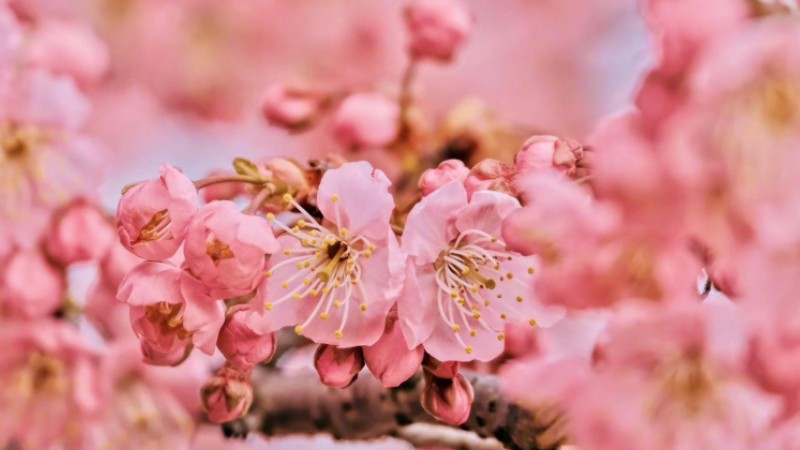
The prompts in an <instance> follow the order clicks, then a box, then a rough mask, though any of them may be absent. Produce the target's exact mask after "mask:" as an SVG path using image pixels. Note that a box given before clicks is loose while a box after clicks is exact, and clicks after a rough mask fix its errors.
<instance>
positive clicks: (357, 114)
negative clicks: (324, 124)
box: [331, 93, 400, 148]
mask: <svg viewBox="0 0 800 450" xmlns="http://www.w3.org/2000/svg"><path fill="white" fill-rule="evenodd" d="M331 120H332V124H331V127H332V131H333V135H334V137H335V138H336V140H337V141H338V142H339V143H341V144H342V145H343V146H345V147H348V148H350V147H355V148H361V147H385V146H387V145H389V144H391V143H392V141H394V139H395V137H396V136H397V133H398V131H399V129H400V107H399V106H398V104H397V102H396V101H394V100H392V99H391V98H389V97H387V96H385V95H383V94H379V93H358V94H352V95H350V96H349V97H347V98H346V99H344V100H343V101H342V104H341V105H339V107H338V108H337V109H336V111H335V112H334V113H333V117H332V119H331Z"/></svg>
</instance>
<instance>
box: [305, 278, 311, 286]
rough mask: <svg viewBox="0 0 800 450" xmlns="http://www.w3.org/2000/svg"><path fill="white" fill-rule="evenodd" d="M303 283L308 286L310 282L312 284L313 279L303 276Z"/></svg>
mask: <svg viewBox="0 0 800 450" xmlns="http://www.w3.org/2000/svg"><path fill="white" fill-rule="evenodd" d="M303 284H305V285H306V286H308V285H309V284H311V280H309V279H308V277H306V278H303Z"/></svg>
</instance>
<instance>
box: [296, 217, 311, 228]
mask: <svg viewBox="0 0 800 450" xmlns="http://www.w3.org/2000/svg"><path fill="white" fill-rule="evenodd" d="M306 225H308V223H306V221H305V220H303V219H300V220H298V221H297V226H298V227H300V228H305V227H306Z"/></svg>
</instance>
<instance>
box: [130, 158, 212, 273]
mask: <svg viewBox="0 0 800 450" xmlns="http://www.w3.org/2000/svg"><path fill="white" fill-rule="evenodd" d="M159 171H160V172H161V178H158V179H155V180H150V181H145V182H144V183H139V184H137V185H136V186H133V187H132V188H130V189H128V190H127V191H126V192H125V193H124V194H123V195H122V198H121V199H120V201H119V207H118V208H117V230H118V231H119V238H120V242H122V245H124V246H125V248H127V249H128V250H130V251H131V252H132V253H134V254H135V255H137V256H139V257H141V258H144V259H150V260H156V261H160V260H164V259H167V258H169V257H170V256H172V255H173V254H175V252H176V251H177V250H178V247H180V246H181V244H182V243H183V238H184V237H185V236H186V226H187V225H188V224H189V221H190V220H191V218H192V216H193V215H194V213H195V211H196V210H197V201H198V198H197V189H196V188H195V186H194V183H192V180H190V179H189V178H187V177H186V175H184V174H183V173H182V172H181V171H179V170H178V169H176V168H174V167H172V166H170V165H167V164H164V165H162V166H161V167H160V169H159Z"/></svg>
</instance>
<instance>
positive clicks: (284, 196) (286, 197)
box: [283, 193, 293, 203]
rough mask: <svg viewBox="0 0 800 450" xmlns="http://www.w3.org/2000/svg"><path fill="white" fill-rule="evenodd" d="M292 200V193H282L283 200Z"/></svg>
mask: <svg viewBox="0 0 800 450" xmlns="http://www.w3.org/2000/svg"><path fill="white" fill-rule="evenodd" d="M292 200H293V198H292V194H288V193H287V194H283V201H285V202H286V203H292Z"/></svg>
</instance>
